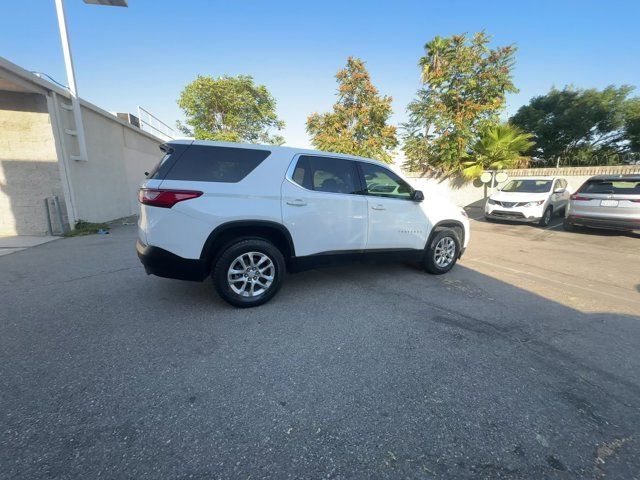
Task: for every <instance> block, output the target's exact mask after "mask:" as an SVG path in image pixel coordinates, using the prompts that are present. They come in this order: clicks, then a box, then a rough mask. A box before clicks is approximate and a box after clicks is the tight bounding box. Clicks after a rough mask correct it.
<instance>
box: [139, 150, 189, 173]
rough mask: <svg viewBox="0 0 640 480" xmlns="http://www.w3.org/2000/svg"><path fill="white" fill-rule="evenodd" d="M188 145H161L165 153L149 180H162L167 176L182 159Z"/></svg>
mask: <svg viewBox="0 0 640 480" xmlns="http://www.w3.org/2000/svg"><path fill="white" fill-rule="evenodd" d="M187 147H188V145H184V144H173V145H171V144H166V143H165V144H163V145H160V150H162V152H163V156H162V158H161V159H160V161H159V162H158V163H157V164H156V166H155V167H153V169H152V170H151V171H150V172H149V175H147V177H149V178H157V179H160V180H162V179H163V178H164V177H166V176H167V173H168V172H169V170H171V167H172V166H173V164H174V163H175V160H176V159H177V158H180V155H182V153H183V152H184V151H185V150H186V148H187Z"/></svg>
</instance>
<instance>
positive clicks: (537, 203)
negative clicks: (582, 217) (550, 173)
mask: <svg viewBox="0 0 640 480" xmlns="http://www.w3.org/2000/svg"><path fill="white" fill-rule="evenodd" d="M569 195H570V192H569V189H568V185H567V181H566V180H565V179H564V178H560V177H523V178H512V179H510V180H509V181H508V182H507V183H506V184H504V185H503V186H502V187H500V189H499V190H498V191H496V192H495V193H493V194H492V195H491V196H490V197H489V198H488V199H487V203H485V205H484V216H485V218H486V219H487V220H512V221H517V222H538V223H539V224H540V225H541V226H543V227H546V226H547V225H549V222H551V219H552V217H553V215H555V214H558V215H559V214H560V212H564V211H565V210H566V208H567V204H568V203H569Z"/></svg>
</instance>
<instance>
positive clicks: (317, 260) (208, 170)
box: [137, 141, 469, 307]
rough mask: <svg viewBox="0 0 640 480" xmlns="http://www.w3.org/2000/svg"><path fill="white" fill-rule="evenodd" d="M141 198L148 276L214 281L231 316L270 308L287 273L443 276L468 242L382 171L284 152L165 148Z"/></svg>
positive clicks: (418, 195) (452, 216)
mask: <svg viewBox="0 0 640 480" xmlns="http://www.w3.org/2000/svg"><path fill="white" fill-rule="evenodd" d="M161 149H162V150H163V151H164V152H165V155H164V157H163V158H162V160H161V161H160V163H159V164H158V166H157V167H156V168H155V169H154V171H153V172H150V173H149V174H148V179H147V180H146V181H145V182H144V183H143V184H142V187H141V189H140V192H139V200H140V204H141V205H140V220H139V236H138V244H137V250H138V256H139V258H140V260H141V262H142V263H143V265H144V266H145V269H146V271H147V273H149V274H155V275H158V276H161V277H169V278H179V279H185V280H200V281H202V280H204V279H205V278H207V277H208V276H211V277H212V279H213V283H214V285H215V287H216V289H217V291H218V293H219V294H220V295H221V296H222V298H224V299H225V300H226V301H227V302H229V303H230V304H232V305H235V306H238V307H251V306H255V305H260V304H262V303H264V302H266V301H268V300H269V299H271V298H272V297H273V296H274V295H275V294H276V292H277V291H278V288H279V287H280V283H281V281H282V277H283V275H284V273H285V271H286V270H288V271H300V270H303V269H306V268H313V267H316V266H320V265H327V264H334V263H336V262H340V261H344V260H353V259H358V258H368V259H369V258H393V259H401V260H416V261H419V262H421V263H422V264H423V265H424V267H425V269H426V270H427V271H429V272H431V273H436V274H440V273H445V272H447V271H449V270H450V269H451V268H452V267H453V266H454V264H455V263H456V261H457V259H458V258H459V257H460V256H461V255H462V253H463V252H464V249H465V248H466V246H467V243H468V241H469V222H468V219H467V218H466V214H465V213H464V211H463V210H462V209H460V208H459V207H457V206H455V205H453V204H451V203H449V202H446V201H442V200H436V199H431V198H428V199H426V200H424V196H423V194H422V192H420V191H419V190H414V189H413V188H411V187H410V186H409V184H408V183H407V182H406V181H404V180H403V179H402V178H400V177H399V176H398V175H397V174H395V173H394V172H392V171H391V170H390V169H389V168H388V167H387V166H386V165H384V164H383V163H380V162H377V161H375V160H368V159H365V158H357V157H352V156H348V155H341V154H333V153H326V152H318V151H313V150H300V149H295V148H288V147H277V146H263V145H243V144H234V143H222V142H209V141H173V142H169V143H167V144H165V145H163V146H162V147H161Z"/></svg>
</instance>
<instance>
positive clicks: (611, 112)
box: [509, 85, 633, 165]
mask: <svg viewBox="0 0 640 480" xmlns="http://www.w3.org/2000/svg"><path fill="white" fill-rule="evenodd" d="M632 90H633V88H632V87H629V86H626V85H623V86H621V87H614V86H609V87H606V88H605V89H604V90H597V89H595V88H591V89H586V90H584V89H576V88H572V87H565V88H564V89H562V90H558V89H556V88H552V89H551V91H549V93H547V94H546V95H541V96H538V97H534V98H532V99H531V101H530V102H529V104H528V105H524V106H522V107H520V109H519V110H518V111H517V113H516V114H515V115H514V116H513V117H511V119H510V120H509V122H510V123H512V124H514V125H517V126H519V127H520V128H522V129H523V130H524V131H527V132H531V133H533V134H534V139H535V142H536V145H535V148H533V149H532V150H531V151H530V152H529V153H530V154H531V155H533V156H534V157H536V158H538V159H542V160H543V161H544V162H545V163H547V164H553V165H555V164H556V162H557V160H558V158H559V157H560V158H561V159H564V160H565V161H573V162H574V163H578V164H589V163H593V161H594V160H592V159H596V160H595V161H596V163H598V162H599V163H602V160H597V159H598V158H599V157H600V158H602V157H605V156H608V155H615V154H620V153H623V152H624V151H625V150H626V149H627V148H628V146H627V144H626V143H625V142H624V140H625V129H624V127H625V119H626V118H628V119H629V120H630V119H631V118H632V115H630V114H627V112H629V111H630V110H631V109H630V108H628V102H629V101H628V99H627V97H628V96H629V94H630V93H631V91H632ZM629 127H631V128H630V130H633V121H630V122H629V124H628V127H627V128H629ZM605 163H606V162H605Z"/></svg>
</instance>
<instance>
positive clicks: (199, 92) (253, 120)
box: [178, 75, 284, 145]
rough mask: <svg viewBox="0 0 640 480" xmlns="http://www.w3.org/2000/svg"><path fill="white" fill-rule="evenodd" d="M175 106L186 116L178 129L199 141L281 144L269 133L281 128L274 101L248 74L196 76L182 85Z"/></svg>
mask: <svg viewBox="0 0 640 480" xmlns="http://www.w3.org/2000/svg"><path fill="white" fill-rule="evenodd" d="M178 105H179V106H180V108H182V110H183V111H184V114H185V117H186V126H185V125H182V124H180V123H178V128H180V130H182V131H183V132H184V133H185V134H187V135H190V136H193V137H195V138H196V139H198V140H219V141H227V142H247V143H268V144H277V145H280V144H282V143H284V139H283V138H282V137H281V136H279V135H272V134H271V133H270V132H271V130H272V129H275V130H280V129H282V128H283V127H284V122H283V121H281V120H279V119H278V116H277V115H276V101H275V99H274V98H273V96H272V95H271V94H270V93H269V91H268V90H267V87H265V86H264V85H256V84H255V83H254V81H253V78H252V77H251V76H248V75H238V76H237V77H230V76H227V75H225V76H222V77H218V78H213V77H210V76H200V75H199V76H198V78H196V79H195V80H194V81H193V82H191V83H189V84H188V85H187V86H186V87H184V90H182V92H181V93H180V98H179V99H178Z"/></svg>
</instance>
